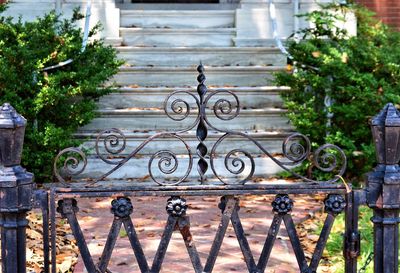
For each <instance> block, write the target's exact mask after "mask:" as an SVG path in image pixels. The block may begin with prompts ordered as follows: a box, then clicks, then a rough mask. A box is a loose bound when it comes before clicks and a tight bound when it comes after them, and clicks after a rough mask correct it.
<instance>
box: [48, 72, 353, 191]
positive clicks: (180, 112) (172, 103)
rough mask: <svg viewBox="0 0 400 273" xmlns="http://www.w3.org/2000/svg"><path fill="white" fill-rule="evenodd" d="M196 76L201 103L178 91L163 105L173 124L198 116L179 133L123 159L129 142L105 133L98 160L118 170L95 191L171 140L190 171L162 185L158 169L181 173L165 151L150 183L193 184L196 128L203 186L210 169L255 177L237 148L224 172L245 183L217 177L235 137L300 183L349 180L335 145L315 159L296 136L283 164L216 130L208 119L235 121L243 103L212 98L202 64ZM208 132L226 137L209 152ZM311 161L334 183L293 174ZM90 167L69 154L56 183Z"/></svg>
mask: <svg viewBox="0 0 400 273" xmlns="http://www.w3.org/2000/svg"><path fill="white" fill-rule="evenodd" d="M197 71H198V72H199V75H198V77H197V81H198V82H199V84H198V86H197V93H198V97H197V96H196V95H194V94H193V93H191V92H189V91H181V90H179V91H175V92H172V93H171V94H170V95H169V96H168V97H167V98H166V99H165V101H164V112H165V114H166V115H167V116H168V117H169V118H170V119H172V120H174V121H183V120H185V119H186V118H187V117H189V115H190V114H195V119H194V122H193V123H191V124H190V125H189V126H188V127H186V128H185V129H183V130H180V131H176V132H162V133H156V134H154V135H152V136H151V137H149V138H147V139H146V140H145V141H143V142H142V143H141V144H140V145H139V146H137V147H136V148H135V149H134V150H133V151H132V152H130V153H129V154H127V155H123V154H122V152H123V151H124V150H125V149H126V137H125V135H124V134H123V132H122V131H121V130H119V129H109V130H105V131H103V132H101V133H100V134H99V135H98V137H97V139H96V143H95V150H96V154H97V156H98V158H99V159H101V160H102V161H103V162H104V163H106V164H109V165H112V166H113V168H112V169H111V170H109V171H108V172H106V173H105V174H103V175H102V176H101V177H99V178H97V179H96V180H94V181H92V182H89V185H94V184H96V183H97V182H99V181H102V180H104V179H105V178H107V177H108V176H109V175H110V174H112V173H113V172H115V171H116V170H118V169H119V168H121V167H122V166H124V164H126V163H127V162H128V161H129V160H131V159H133V158H135V156H137V155H138V153H139V152H140V151H141V150H142V149H143V148H144V147H145V146H147V145H148V144H149V143H150V142H152V141H154V140H156V139H161V138H166V137H169V138H174V139H176V140H177V141H179V142H181V144H182V145H183V147H184V149H185V151H186V156H187V158H188V164H187V165H188V166H187V169H186V171H185V172H184V174H183V176H181V177H178V178H175V179H174V180H172V181H169V180H167V179H160V178H158V177H157V176H156V175H154V171H153V169H154V168H155V169H158V172H159V173H161V174H165V175H171V174H174V173H175V172H176V171H177V169H178V167H179V163H180V160H181V159H182V158H181V157H179V156H178V155H177V154H176V153H175V152H174V151H171V150H168V149H166V150H160V151H158V152H156V153H154V154H153V155H152V156H151V157H150V159H149V162H148V173H149V176H150V178H151V179H152V180H153V181H154V182H156V183H158V184H159V185H178V184H181V183H182V182H184V181H185V180H186V179H187V178H188V176H189V174H190V172H191V171H192V167H193V164H194V163H193V161H194V157H193V154H192V152H191V148H190V147H189V145H188V143H187V142H186V141H185V140H184V139H183V137H182V133H186V132H188V131H190V130H192V129H194V128H196V137H197V139H198V141H199V144H198V145H197V147H196V154H197V156H198V161H197V171H198V173H199V176H200V180H201V183H204V181H205V175H206V173H207V171H208V168H209V167H210V168H211V170H212V172H213V174H214V177H215V178H217V179H218V180H220V181H221V182H222V183H224V184H245V183H246V182H247V181H249V180H250V179H251V178H252V177H253V175H254V171H255V167H256V166H255V161H254V157H253V155H252V154H251V153H249V152H248V151H246V150H244V149H242V148H233V149H232V150H231V151H230V152H228V153H226V154H225V155H224V156H223V158H224V168H225V170H226V171H227V172H229V173H230V174H233V175H236V176H237V177H241V178H240V181H232V180H233V179H232V178H229V181H227V179H224V178H223V177H222V175H220V174H219V173H218V171H217V168H216V167H217V166H216V158H217V157H218V155H219V154H218V152H217V149H218V147H219V146H220V145H221V143H223V142H224V141H227V139H228V138H230V137H236V138H237V137H239V138H243V139H245V140H247V141H249V142H251V143H253V144H254V145H255V146H257V147H258V148H259V149H260V150H261V151H262V153H263V154H264V155H265V156H267V157H268V158H270V159H271V160H272V161H273V162H274V163H275V164H277V165H278V166H279V167H281V168H282V169H283V170H286V171H288V172H290V173H291V174H292V175H294V176H295V177H297V178H299V179H302V180H303V181H307V182H336V181H337V180H338V179H339V178H338V177H339V176H341V175H343V174H344V172H345V169H346V164H347V160H346V156H345V154H344V152H343V151H342V150H341V149H340V148H339V147H338V146H336V145H333V144H325V145H322V146H321V147H319V148H318V149H317V150H316V151H315V152H314V153H312V152H311V142H310V140H309V139H308V137H307V136H305V135H303V134H300V133H294V134H292V135H290V136H288V137H287V138H286V139H285V140H284V141H283V144H282V154H283V158H282V159H278V158H276V157H274V156H273V155H272V154H271V153H270V152H269V151H268V150H267V149H265V148H264V147H263V146H262V145H261V144H260V143H259V142H258V141H256V140H255V139H254V138H252V137H251V136H249V135H248V134H246V133H243V132H237V131H232V130H225V129H221V128H218V127H216V126H214V125H213V124H212V122H211V120H210V119H209V118H210V117H209V115H211V116H213V117H214V118H217V119H220V120H223V121H230V120H233V119H234V118H236V117H237V116H238V115H239V112H240V102H239V98H238V97H237V95H236V94H234V93H233V92H232V91H228V90H225V89H223V90H222V89H221V90H215V91H212V92H208V90H207V86H206V85H205V84H204V82H205V80H206V76H205V74H204V67H203V65H201V64H200V65H199V66H198V67H197ZM181 95H182V96H185V97H186V98H187V97H189V98H190V99H191V100H193V101H194V108H197V109H193V108H191V104H190V103H189V102H188V101H187V100H185V99H183V98H176V97H177V96H181ZM217 96H218V97H219V96H223V97H222V98H219V99H217V100H216V101H215V102H213V105H210V104H212V103H211V101H212V100H211V99H212V98H218V97H217ZM209 110H210V111H209ZM209 129H212V130H214V131H217V132H220V133H223V135H222V136H221V137H219V138H218V139H217V141H216V142H215V143H214V144H213V145H212V147H211V150H210V152H209V149H208V147H207V145H206V143H205V140H206V139H207V134H208V130H209ZM101 143H102V144H103V146H104V150H105V152H106V153H107V154H106V155H104V154H102V153H101V151H100V144H101ZM234 144H235V143H231V145H234ZM110 158H111V159H110ZM207 159H208V160H207ZM306 160H309V161H310V164H312V166H314V167H315V168H317V169H318V170H320V171H322V172H327V173H331V175H332V178H330V179H327V180H324V181H317V180H313V179H311V178H308V177H305V176H303V175H301V174H299V173H296V172H294V171H293V170H292V169H291V168H290V167H291V166H296V165H299V164H301V163H303V162H305V161H306ZM86 166H87V159H86V156H85V154H84V153H83V152H82V151H81V150H80V149H78V148H67V149H64V150H62V151H61V152H60V153H59V154H58V155H57V157H56V160H55V163H54V173H55V177H56V178H57V179H58V181H60V182H61V183H62V184H64V185H65V186H68V185H69V184H68V183H67V182H66V181H67V180H66V179H65V177H71V176H73V175H79V174H81V173H82V172H83V171H84V170H85V168H86ZM245 172H246V173H245ZM243 177H244V178H243Z"/></svg>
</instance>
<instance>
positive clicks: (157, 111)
mask: <svg viewBox="0 0 400 273" xmlns="http://www.w3.org/2000/svg"><path fill="white" fill-rule="evenodd" d="M286 112H287V110H286V109H283V108H272V107H270V108H261V109H260V108H259V109H240V113H239V117H240V116H241V115H253V114H257V115H260V114H283V113H286ZM96 113H98V114H100V115H162V116H165V112H164V109H161V108H151V109H150V108H147V109H146V108H144V109H143V108H125V109H98V110H96ZM195 113H197V110H196V109H193V110H192V111H191V114H195Z"/></svg>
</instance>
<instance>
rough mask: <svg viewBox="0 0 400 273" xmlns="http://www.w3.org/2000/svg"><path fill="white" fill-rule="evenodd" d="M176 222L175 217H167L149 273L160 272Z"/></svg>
mask: <svg viewBox="0 0 400 273" xmlns="http://www.w3.org/2000/svg"><path fill="white" fill-rule="evenodd" d="M177 221H178V219H177V218H176V217H174V216H171V215H170V216H168V220H167V224H166V226H165V229H164V232H163V234H162V236H161V241H160V244H159V245H158V249H157V252H156V255H155V256H154V260H153V265H152V266H151V273H158V272H160V269H161V266H162V263H163V261H164V257H165V254H166V252H167V248H168V245H169V242H170V240H171V236H172V233H173V232H174V228H175V225H176V223H177Z"/></svg>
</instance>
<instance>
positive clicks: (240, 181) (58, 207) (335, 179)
mask: <svg viewBox="0 0 400 273" xmlns="http://www.w3.org/2000/svg"><path fill="white" fill-rule="evenodd" d="M198 72H199V75H198V77H197V80H198V82H199V85H198V87H197V92H198V96H196V95H194V94H193V93H190V92H187V91H176V92H174V93H172V94H171V95H170V96H168V98H167V99H166V101H165V104H164V109H165V112H166V114H167V115H168V116H169V117H170V118H172V119H173V120H176V121H181V120H184V119H186V118H187V117H188V116H189V114H190V113H191V112H192V111H193V108H191V107H190V105H189V103H188V102H187V101H186V100H184V99H182V98H176V96H179V95H184V96H186V97H189V98H191V99H192V100H193V101H194V102H195V105H196V106H197V107H196V108H197V110H196V112H195V116H196V118H195V119H194V121H193V123H192V124H191V125H190V126H188V127H187V128H186V129H184V130H180V131H178V132H165V133H158V134H155V135H153V136H152V137H150V138H149V139H147V140H146V141H144V142H143V143H142V144H140V145H139V146H138V147H136V148H135V149H134V150H133V151H132V152H131V153H130V154H129V155H128V156H120V153H121V152H122V151H123V150H124V149H125V148H126V138H125V136H124V135H123V133H122V132H121V131H120V130H118V129H110V130H107V131H104V132H102V133H100V134H99V136H98V137H97V141H96V153H97V156H98V157H99V158H100V159H101V160H102V161H103V162H105V163H107V164H109V165H110V166H112V169H111V170H110V171H108V172H106V173H104V174H103V175H102V176H101V177H100V178H97V179H92V180H91V181H87V180H79V179H78V180H76V181H74V182H73V181H72V177H73V176H77V177H78V178H79V175H80V174H82V173H83V172H84V171H85V168H86V166H87V159H86V156H85V154H84V153H83V152H82V151H81V150H80V149H78V148H68V149H65V150H63V151H61V152H60V153H59V155H58V156H57V158H56V160H55V163H54V170H55V177H56V178H57V179H58V181H59V183H57V184H52V185H51V186H50V187H49V189H48V190H35V189H34V188H35V185H34V183H33V182H32V180H33V176H32V174H30V173H28V172H26V171H25V170H24V169H22V168H21V167H20V166H19V164H20V159H21V150H22V144H23V135H24V129H25V120H24V119H23V118H22V117H21V116H19V115H18V114H17V113H16V112H15V110H14V109H13V108H12V107H11V106H10V105H8V104H5V105H3V106H2V109H1V113H0V134H1V136H0V142H1V143H0V147H1V150H0V156H1V157H0V160H1V162H0V163H1V165H2V168H1V173H0V190H1V192H0V194H1V198H0V212H1V221H0V225H1V230H2V234H1V235H2V236H1V239H2V270H3V272H7V273H15V272H18V273H20V272H21V273H24V272H26V265H25V263H26V257H25V256H26V254H25V228H26V226H27V221H26V213H27V211H29V210H31V209H32V207H36V208H40V209H41V210H42V212H43V242H44V257H43V259H44V265H45V266H44V268H43V271H44V272H52V273H56V272H57V269H56V225H55V221H56V214H57V213H59V214H60V215H61V216H62V217H63V218H65V219H67V220H68V223H69V225H70V227H71V229H72V232H73V235H74V237H75V239H76V241H77V245H78V247H79V251H80V254H81V256H82V259H83V261H84V264H85V267H86V269H87V270H88V272H90V273H96V272H110V271H109V270H108V264H109V261H110V258H111V254H112V250H113V248H114V247H115V243H116V240H117V237H118V234H119V231H120V229H121V228H122V226H124V228H125V230H126V231H127V236H128V238H129V241H130V244H131V246H132V249H133V251H134V254H135V256H136V261H137V263H138V266H139V268H140V271H141V272H146V273H156V272H160V270H161V267H162V264H163V260H164V257H165V254H166V252H167V248H168V244H169V242H170V240H171V236H172V233H173V232H174V231H179V232H180V233H181V235H182V238H183V241H184V243H185V246H186V248H187V252H188V254H189V257H190V260H191V263H192V267H193V269H194V272H196V273H210V272H212V271H213V267H214V265H215V262H216V259H217V257H218V253H219V251H220V248H221V246H222V243H223V240H224V236H225V233H226V231H227V227H228V225H229V223H231V224H232V226H233V229H234V232H235V234H236V237H237V240H238V243H239V246H240V249H241V252H242V254H243V258H244V263H245V264H246V267H247V269H248V272H251V273H261V272H264V271H265V270H266V268H267V266H268V260H269V257H270V255H271V251H272V248H273V245H274V242H275V240H276V237H277V234H278V231H279V229H280V227H281V226H282V225H284V226H285V228H286V230H287V233H288V236H289V239H290V242H291V245H292V247H293V250H294V253H295V257H296V259H297V263H298V267H299V272H307V273H311V272H316V270H317V267H318V265H319V262H320V260H321V257H322V253H323V250H324V248H325V245H326V242H327V240H328V236H329V234H330V231H331V228H332V225H333V223H334V221H335V218H336V216H337V215H338V214H340V213H341V212H343V211H344V213H345V220H346V228H345V230H344V244H343V250H344V257H345V261H346V263H345V271H346V272H348V273H350V272H357V257H358V256H359V254H360V234H359V231H358V210H359V206H360V205H362V204H367V205H368V206H369V207H371V208H372V209H373V210H374V217H373V218H372V221H373V223H374V236H375V241H374V243H375V247H374V253H375V255H374V262H375V263H374V266H375V268H374V271H375V272H398V222H399V217H398V215H399V204H400V185H399V183H400V173H399V166H398V162H399V159H400V158H399V155H400V145H399V141H400V114H399V112H398V111H397V110H396V109H395V108H394V106H393V105H391V104H388V105H387V106H386V107H385V108H384V109H383V110H382V111H381V113H379V115H377V116H376V117H375V118H374V119H373V120H372V132H373V139H374V141H375V143H376V149H377V154H378V156H377V160H378V165H377V167H376V169H374V170H373V171H372V172H371V173H369V174H368V179H367V180H368V183H367V185H366V187H365V189H362V190H352V189H351V188H349V186H347V185H346V184H345V183H342V182H341V180H340V178H341V176H342V175H343V174H344V172H345V167H346V163H347V162H346V157H345V154H344V153H343V151H342V150H341V149H340V148H339V147H337V146H335V145H331V144H326V145H323V146H321V147H320V148H318V149H317V150H316V151H315V152H311V145H310V141H309V139H308V138H307V137H306V136H305V135H302V134H299V133H295V134H292V135H291V136H289V137H288V138H287V139H285V140H284V141H283V144H282V152H283V155H284V156H283V157H282V158H276V157H274V156H273V155H272V154H270V152H269V151H267V150H266V149H265V148H264V147H263V146H262V145H261V144H260V143H259V142H257V141H256V140H255V139H253V138H251V137H250V136H249V135H247V134H245V133H243V132H235V131H230V130H222V129H220V128H217V127H216V126H214V125H213V123H212V122H211V119H210V116H211V115H213V116H214V117H216V118H218V119H220V120H226V121H229V120H232V119H234V118H235V117H236V116H238V115H239V110H240V105H239V99H238V97H237V96H236V95H235V94H234V93H232V92H230V91H227V90H216V91H213V92H210V93H209V92H208V90H207V87H206V86H205V84H204V81H205V75H204V68H203V66H201V65H200V66H199V67H198ZM217 96H222V98H219V99H215V98H216V97H217ZM211 102H212V103H211ZM210 104H212V106H211V107H210ZM194 128H195V129H196V136H197V139H198V145H197V147H196V149H195V151H196V157H194V156H193V154H192V151H191V148H190V147H189V145H188V143H187V142H186V141H185V139H184V137H183V135H184V133H185V132H187V131H189V130H192V129H194ZM209 129H212V130H215V131H218V132H220V133H221V137H220V138H219V139H218V140H217V141H216V142H215V143H214V144H213V145H212V146H211V150H208V149H209V147H208V146H207V145H206V144H207V143H206V140H207V132H208V130H209ZM233 136H234V137H240V138H243V139H246V140H247V141H249V142H251V143H253V144H254V145H256V146H257V147H258V148H259V149H260V150H261V151H262V152H263V153H264V155H265V156H267V157H268V158H270V159H271V160H272V161H273V162H275V164H277V165H279V166H280V167H281V168H283V169H284V170H286V171H288V172H291V173H292V174H293V175H295V176H296V177H297V178H299V182H297V183H292V184H270V183H253V182H252V181H251V178H252V177H253V175H254V171H255V161H254V158H253V156H252V154H251V153H249V152H247V151H246V150H244V149H243V148H241V147H238V148H232V149H231V151H230V152H228V153H227V154H224V166H223V168H224V169H225V170H226V171H228V172H229V173H230V174H231V175H233V176H232V177H230V178H224V177H223V176H222V175H221V174H220V173H219V171H218V170H219V168H218V166H217V165H216V164H217V162H216V160H215V159H216V157H217V154H218V153H217V151H218V147H219V146H220V145H221V143H225V142H226V141H229V138H230V137H233ZM164 137H169V138H173V139H175V140H176V141H177V142H179V143H181V145H182V146H183V148H184V150H185V151H186V153H187V155H186V162H187V164H186V166H185V170H184V171H183V172H182V173H183V175H182V176H181V177H178V178H176V177H174V178H171V179H170V178H167V177H168V176H169V175H171V174H174V173H175V172H176V171H177V170H178V168H179V167H181V166H180V165H179V160H181V158H179V157H178V156H177V155H176V153H175V152H174V151H171V150H169V149H162V150H160V151H158V152H156V153H154V154H153V155H152V156H151V158H150V160H149V162H148V172H149V176H150V178H151V179H152V183H138V182H128V181H125V183H122V184H110V183H107V181H105V180H106V178H107V177H108V176H109V175H110V174H112V173H113V172H115V171H116V170H118V169H119V168H121V167H122V166H124V165H125V164H126V163H127V162H128V161H129V160H134V158H135V156H136V155H137V154H138V153H139V152H140V151H141V150H142V149H143V148H144V147H145V146H146V145H148V144H149V143H150V142H152V141H154V140H155V139H160V138H164ZM229 145H230V146H232V147H235V143H234V142H232V143H230V144H229ZM166 148H168V147H166ZM104 151H105V152H107V153H108V154H109V155H110V156H109V157H107V156H105V155H104ZM306 160H310V162H311V163H312V164H313V167H314V168H315V169H317V170H318V171H321V172H325V173H329V174H330V175H331V176H330V177H331V178H329V179H326V180H325V181H317V180H313V179H311V178H308V177H305V176H302V175H300V174H298V173H295V172H293V171H292V169H291V166H295V165H298V164H300V163H302V162H304V161H306ZM194 165H196V168H197V171H198V177H199V181H197V180H196V181H194V180H193V179H188V177H189V174H190V173H191V172H192V167H193V166H194ZM154 166H156V169H158V174H156V172H155V171H154ZM209 169H211V170H209ZM207 172H212V174H213V177H214V178H215V179H216V180H217V181H209V180H207V179H206V174H207ZM160 174H162V175H160ZM235 178H237V179H235ZM314 193H318V194H324V195H325V201H324V206H325V212H327V216H326V219H325V222H324V225H323V228H322V232H321V234H320V237H319V239H318V241H317V245H316V248H315V251H314V253H313V255H312V258H311V261H310V262H307V260H306V257H305V255H304V251H303V249H302V246H301V244H300V240H299V237H298V234H297V232H296V228H295V224H294V222H293V218H292V216H291V214H290V212H291V210H292V208H293V206H294V202H293V199H292V196H293V195H294V194H305V195H307V194H314ZM245 195H274V196H275V197H274V200H273V202H272V204H271V210H272V211H273V212H274V218H273V221H272V224H271V226H270V228H269V231H268V235H267V236H266V239H265V242H264V244H263V248H262V252H261V255H260V257H259V258H258V259H257V260H256V259H255V257H254V256H253V252H252V250H251V247H250V245H249V242H248V241H247V238H246V234H245V230H244V228H243V226H242V222H241V219H240V217H239V212H238V211H239V208H240V206H239V201H240V198H241V197H242V196H245ZM134 196H160V197H165V198H166V213H167V215H168V218H167V223H166V225H165V229H164V232H163V234H162V237H161V240H160V242H159V246H158V249H157V251H156V254H155V256H154V258H153V259H152V260H149V259H148V257H146V255H145V253H144V251H143V249H142V246H141V243H140V241H139V239H138V236H137V232H136V230H135V226H134V224H133V220H132V218H131V214H132V211H133V209H134V207H135V204H132V202H131V199H130V197H134ZM183 196H184V197H185V198H191V196H221V201H220V204H219V209H220V210H221V212H222V213H221V219H220V224H219V226H218V228H217V232H216V234H215V239H214V241H213V243H212V245H211V248H210V252H209V254H208V256H207V259H206V260H205V261H204V260H201V259H200V257H199V254H198V252H197V250H196V244H195V239H194V237H193V236H192V233H191V228H190V221H189V220H190V219H189V218H190V211H188V206H187V203H186V200H185V198H184V197H183ZM82 197H86V198H98V197H108V198H112V202H111V212H112V213H113V215H114V220H113V223H112V225H111V229H110V231H109V234H108V237H107V241H106V244H105V247H104V251H103V253H102V255H101V258H100V260H99V262H96V261H95V260H94V259H93V257H92V255H91V253H90V251H89V249H88V246H87V243H86V241H85V238H84V234H83V231H82V229H81V226H80V224H79V222H78V220H77V212H78V205H79V200H80V198H82ZM282 222H283V224H282Z"/></svg>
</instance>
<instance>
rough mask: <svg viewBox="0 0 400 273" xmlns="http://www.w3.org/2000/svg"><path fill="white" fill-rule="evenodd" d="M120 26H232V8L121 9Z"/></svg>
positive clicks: (233, 14)
mask: <svg viewBox="0 0 400 273" xmlns="http://www.w3.org/2000/svg"><path fill="white" fill-rule="evenodd" d="M120 22H121V27H142V28H232V27H234V24H235V11H234V10H121V19H120Z"/></svg>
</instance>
